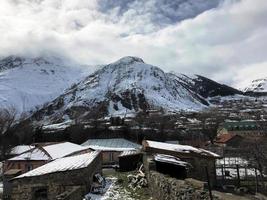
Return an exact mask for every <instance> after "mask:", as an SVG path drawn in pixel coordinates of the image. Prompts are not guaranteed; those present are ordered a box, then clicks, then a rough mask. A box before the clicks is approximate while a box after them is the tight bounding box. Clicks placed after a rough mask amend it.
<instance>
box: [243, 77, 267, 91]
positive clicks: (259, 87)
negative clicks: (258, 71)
mask: <svg viewBox="0 0 267 200" xmlns="http://www.w3.org/2000/svg"><path fill="white" fill-rule="evenodd" d="M244 92H267V78H262V79H256V80H253V81H252V83H251V84H250V85H249V86H247V87H246V88H245V89H244Z"/></svg>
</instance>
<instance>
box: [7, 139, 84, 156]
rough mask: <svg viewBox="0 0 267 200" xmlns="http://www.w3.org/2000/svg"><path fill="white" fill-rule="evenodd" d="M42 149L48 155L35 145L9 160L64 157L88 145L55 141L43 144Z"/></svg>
mask: <svg viewBox="0 0 267 200" xmlns="http://www.w3.org/2000/svg"><path fill="white" fill-rule="evenodd" d="M43 149H44V150H45V151H46V152H47V153H48V154H49V155H50V156H49V155H47V154H46V153H45V152H43V151H42V150H41V149H39V148H38V147H36V148H35V149H32V150H31V151H28V152H25V153H23V154H21V155H19V156H16V157H14V158H11V159H9V160H51V159H52V160H54V159H57V158H62V157H65V156H67V155H70V154H72V153H75V152H79V151H83V150H86V149H88V147H84V146H81V145H78V144H74V143H71V142H63V143H57V144H52V145H47V146H44V147H43ZM50 157H51V158H50Z"/></svg>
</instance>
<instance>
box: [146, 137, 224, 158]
mask: <svg viewBox="0 0 267 200" xmlns="http://www.w3.org/2000/svg"><path fill="white" fill-rule="evenodd" d="M146 142H147V144H148V146H149V147H151V148H156V149H163V150H168V151H175V152H179V153H197V154H200V155H203V156H211V157H220V156H219V155H217V154H215V153H213V152H210V151H207V150H204V149H198V148H195V147H192V146H189V145H180V144H169V143H164V142H156V141H150V140H146Z"/></svg>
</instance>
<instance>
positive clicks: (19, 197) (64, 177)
mask: <svg viewBox="0 0 267 200" xmlns="http://www.w3.org/2000/svg"><path fill="white" fill-rule="evenodd" d="M101 168H102V166H101V154H100V153H99V152H91V153H85V154H81V155H75V156H70V157H65V158H60V159H57V160H55V161H52V162H50V163H48V164H45V165H43V166H41V167H39V168H36V169H34V170H32V171H29V172H27V173H25V174H22V175H20V176H18V177H16V178H14V179H12V180H10V183H11V185H12V187H11V193H10V197H11V199H12V200H39V199H48V200H57V199H58V200H59V199H60V200H63V199H64V200H67V199H69V200H81V199H83V196H84V195H85V194H87V193H88V192H90V191H91V189H92V188H91V187H92V183H93V182H94V181H95V175H97V174H100V173H101Z"/></svg>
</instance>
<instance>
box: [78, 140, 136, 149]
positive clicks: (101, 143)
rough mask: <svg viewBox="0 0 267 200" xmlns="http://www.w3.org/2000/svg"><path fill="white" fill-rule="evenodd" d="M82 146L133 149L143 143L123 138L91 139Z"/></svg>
mask: <svg viewBox="0 0 267 200" xmlns="http://www.w3.org/2000/svg"><path fill="white" fill-rule="evenodd" d="M82 146H85V147H89V148H91V149H94V150H100V151H131V150H136V149H141V145H139V144H136V143H133V142H131V141H128V140H125V139H123V138H113V139H89V140H87V141H86V142H85V143H83V144H82Z"/></svg>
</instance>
